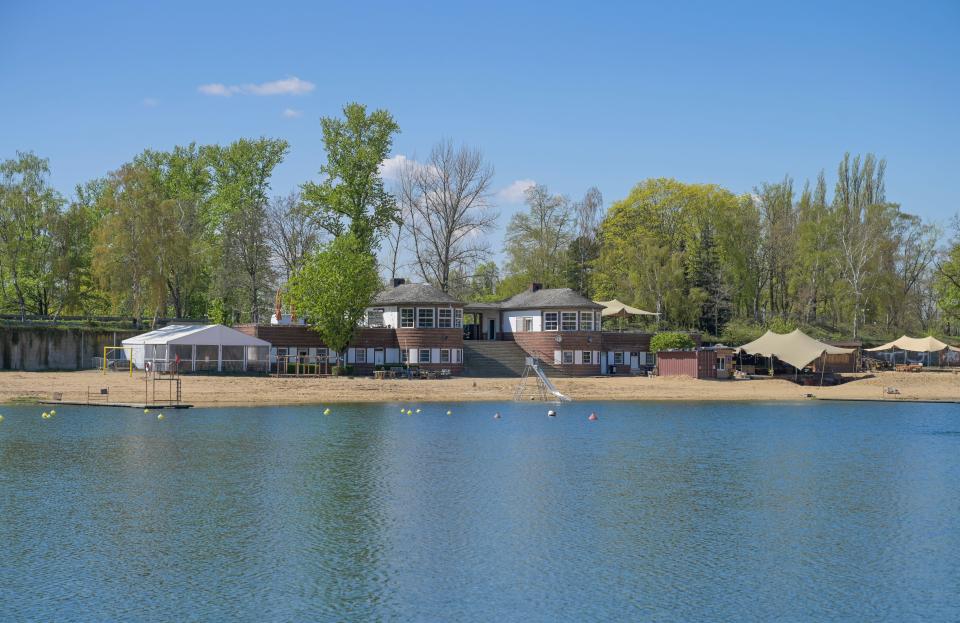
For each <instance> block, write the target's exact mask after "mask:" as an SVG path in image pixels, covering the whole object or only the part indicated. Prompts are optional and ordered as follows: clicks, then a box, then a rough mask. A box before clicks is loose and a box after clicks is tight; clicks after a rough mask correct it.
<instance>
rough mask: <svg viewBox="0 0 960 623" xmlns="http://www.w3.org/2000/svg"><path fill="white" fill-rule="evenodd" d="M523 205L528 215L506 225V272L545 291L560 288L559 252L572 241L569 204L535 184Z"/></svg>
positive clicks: (513, 218)
mask: <svg viewBox="0 0 960 623" xmlns="http://www.w3.org/2000/svg"><path fill="white" fill-rule="evenodd" d="M526 204H527V208H528V211H527V212H526V213H518V214H514V215H513V217H512V218H511V219H510V223H509V224H508V225H507V231H506V236H505V237H506V251H507V271H508V272H509V273H510V274H511V275H513V276H518V277H522V278H524V279H526V280H527V281H534V282H538V283H542V284H544V286H546V287H557V286H560V285H563V283H564V279H563V262H562V261H561V260H562V255H563V254H562V251H565V250H566V248H567V246H569V245H570V242H571V241H572V240H573V227H574V219H573V213H572V212H571V210H570V200H569V199H567V198H566V197H564V196H562V195H551V194H550V191H549V190H548V189H547V187H546V186H543V185H541V184H538V185H536V186H532V187H531V188H528V189H527V191H526Z"/></svg>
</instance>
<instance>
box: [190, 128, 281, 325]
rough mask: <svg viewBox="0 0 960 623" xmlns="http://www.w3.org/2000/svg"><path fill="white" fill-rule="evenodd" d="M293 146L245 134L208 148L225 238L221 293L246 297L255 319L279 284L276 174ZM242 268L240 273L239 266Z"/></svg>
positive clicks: (227, 297)
mask: <svg viewBox="0 0 960 623" xmlns="http://www.w3.org/2000/svg"><path fill="white" fill-rule="evenodd" d="M288 149H289V145H288V143H287V142H286V141H284V140H280V139H267V138H260V139H257V140H249V139H240V140H238V141H235V142H234V143H231V144H230V145H229V146H227V147H220V146H213V147H208V148H207V149H206V154H207V158H208V159H209V162H210V166H211V168H212V171H213V180H214V183H215V191H214V194H213V197H212V199H211V203H212V205H213V207H214V209H213V212H212V214H213V216H214V217H215V219H216V221H215V222H216V223H217V224H218V227H217V231H218V234H219V241H220V257H219V260H218V264H219V266H220V269H219V271H218V272H219V279H218V282H219V286H218V289H219V295H220V296H221V298H223V299H224V300H225V301H232V302H234V303H239V301H237V300H236V299H235V298H234V296H235V292H236V291H237V290H239V292H238V293H236V294H239V296H241V297H244V298H246V301H247V303H246V304H247V306H248V309H249V314H250V320H251V322H259V321H260V316H261V313H262V312H264V311H265V310H266V309H267V308H268V307H269V304H270V300H269V297H268V294H269V292H270V291H271V289H272V285H273V270H272V267H271V266H270V246H269V243H268V232H267V203H268V201H269V199H268V192H269V190H270V176H271V175H272V173H273V169H274V168H275V167H276V166H277V165H278V164H280V162H281V161H282V160H283V158H284V156H285V155H286V153H287V151H288ZM237 267H239V268H240V272H239V273H238V272H237V271H236V268H237Z"/></svg>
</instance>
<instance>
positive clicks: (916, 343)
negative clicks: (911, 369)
mask: <svg viewBox="0 0 960 623" xmlns="http://www.w3.org/2000/svg"><path fill="white" fill-rule="evenodd" d="M948 348H949V349H950V350H952V351H957V352H960V348H956V347H953V346H950V345H949V344H944V343H943V342H941V341H940V340H938V339H937V338H935V337H933V336H932V335H928V336H927V337H907V336H906V335H903V336H901V337H900V338H898V339H896V340H894V341H892V342H887V343H886V344H884V345H883V346H877V347H876V348H867V349H866V350H868V351H870V352H872V353H875V352H878V351H881V350H893V349H897V350H908V351H910V352H912V353H939V352H942V351H944V350H947V349H948Z"/></svg>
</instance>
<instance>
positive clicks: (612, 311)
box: [596, 299, 659, 318]
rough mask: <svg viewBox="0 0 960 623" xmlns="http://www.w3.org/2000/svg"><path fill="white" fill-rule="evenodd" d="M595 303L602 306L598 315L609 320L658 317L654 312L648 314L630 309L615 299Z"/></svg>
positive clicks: (634, 308) (636, 309) (640, 310)
mask: <svg viewBox="0 0 960 623" xmlns="http://www.w3.org/2000/svg"><path fill="white" fill-rule="evenodd" d="M596 303H598V304H600V305H603V311H602V312H600V315H601V316H603V317H604V318H609V317H611V316H620V317H625V316H659V314H657V313H655V312H648V311H644V310H642V309H638V308H636V307H631V306H629V305H627V304H626V303H621V302H620V301H618V300H617V299H613V300H610V301H596Z"/></svg>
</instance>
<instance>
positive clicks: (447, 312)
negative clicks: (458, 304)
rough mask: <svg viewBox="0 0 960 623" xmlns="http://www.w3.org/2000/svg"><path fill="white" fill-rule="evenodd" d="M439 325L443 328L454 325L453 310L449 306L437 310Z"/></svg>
mask: <svg viewBox="0 0 960 623" xmlns="http://www.w3.org/2000/svg"><path fill="white" fill-rule="evenodd" d="M437 326H438V327H440V328H441V329H449V328H450V327H452V326H453V310H452V309H450V308H449V307H448V308H446V309H443V308H440V309H438V310H437Z"/></svg>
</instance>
